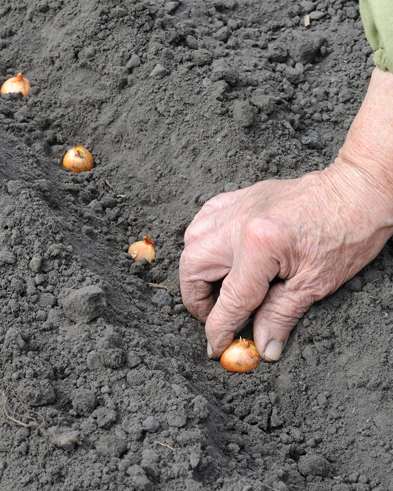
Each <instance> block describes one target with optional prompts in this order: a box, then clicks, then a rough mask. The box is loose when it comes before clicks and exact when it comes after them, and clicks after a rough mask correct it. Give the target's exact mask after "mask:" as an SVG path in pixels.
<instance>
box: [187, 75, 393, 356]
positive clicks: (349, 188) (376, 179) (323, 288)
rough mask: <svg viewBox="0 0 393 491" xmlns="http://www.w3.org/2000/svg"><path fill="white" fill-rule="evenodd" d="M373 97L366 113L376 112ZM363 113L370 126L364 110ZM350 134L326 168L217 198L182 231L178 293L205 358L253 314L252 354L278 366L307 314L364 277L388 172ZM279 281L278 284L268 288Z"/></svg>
mask: <svg viewBox="0 0 393 491" xmlns="http://www.w3.org/2000/svg"><path fill="white" fill-rule="evenodd" d="M379 72H381V71H380V70H379ZM381 73H383V72H381ZM389 75H390V76H392V75H391V74H389ZM375 77H379V74H377V76H374V85H375ZM392 77H393V76H392ZM376 82H377V87H376V89H378V90H377V92H378V91H379V92H378V94H377V95H379V94H380V93H381V86H380V80H377V81H376ZM389 82H391V80H390V79H389ZM378 83H379V85H378ZM371 85H372V84H370V87H371ZM382 89H383V88H382ZM371 92H372V91H371ZM382 92H383V90H382ZM373 94H374V96H375V90H374V93H371V98H370V90H369V94H368V99H367V97H366V100H365V102H364V104H363V106H365V105H366V106H367V104H369V105H371V106H373V105H374V106H375V100H373V98H372V96H373ZM374 99H375V97H374ZM390 107H391V106H390ZM362 109H363V113H362V110H361V111H360V112H359V114H360V115H361V116H362V115H363V120H364V121H366V122H367V119H368V118H369V117H370V111H367V107H366V111H365V113H364V107H362ZM385 122H386V121H385ZM355 123H356V124H355ZM355 123H354V125H353V128H354V129H355V130H356V131H357V134H358V136H359V137H360V138H361V137H362V132H364V131H365V128H364V124H362V121H360V122H359V117H357V119H356V120H355ZM373 124H374V123H373ZM374 126H375V124H374ZM353 128H351V130H352V132H351V131H350V133H349V135H348V138H347V142H346V144H345V145H344V147H343V149H342V150H341V151H340V154H339V157H338V158H337V159H336V161H335V163H334V164H333V165H332V166H331V167H329V168H327V169H325V170H323V171H321V172H313V173H310V174H307V175H305V176H303V177H301V178H299V179H295V180H287V181H264V182H260V183H258V184H255V185H254V186H252V187H250V188H247V189H244V190H240V191H235V192H233V193H227V194H222V195H220V196H217V197H215V198H213V199H212V200H210V201H208V202H207V203H206V204H205V205H204V206H203V208H202V209H201V211H200V212H199V213H198V214H197V215H196V217H195V218H194V220H193V222H192V223H191V225H190V226H189V228H188V229H187V231H186V235H185V249H184V251H183V254H182V256H181V260H180V284H181V290H182V295H183V301H184V304H185V305H186V307H187V308H188V310H189V311H190V312H191V313H192V314H193V315H194V316H195V317H197V318H198V319H200V320H201V321H202V322H205V323H206V336H207V339H208V342H209V344H210V353H209V355H211V356H214V357H219V356H220V355H221V353H222V352H223V350H224V349H225V348H226V347H227V346H228V345H229V344H230V343H231V341H232V339H233V335H234V332H235V331H236V330H237V329H238V328H240V327H241V326H242V325H243V323H244V322H245V321H246V320H247V319H248V317H249V315H250V314H251V312H253V311H254V310H256V315H255V320H254V341H255V343H256V346H257V348H258V351H259V353H260V354H261V356H263V357H264V358H265V359H266V360H267V361H275V360H278V359H279V357H280V355H281V352H282V349H283V346H284V344H285V342H286V341H287V339H288V336H289V334H290V331H291V330H292V329H293V327H294V326H295V325H296V324H297V322H298V320H299V319H300V318H301V317H302V316H303V314H304V313H305V312H306V311H307V310H308V309H309V307H310V306H311V305H312V304H313V303H314V302H315V301H317V300H320V299H322V298H323V297H325V296H326V295H328V294H330V293H332V292H334V291H335V290H336V289H337V288H338V287H339V286H340V285H342V284H343V283H344V282H345V281H347V280H349V279H350V278H351V277H352V276H353V275H355V274H356V273H357V272H358V271H359V270H360V269H362V268H363V267H364V266H365V265H366V264H367V263H368V262H370V261H371V260H372V259H373V258H374V257H375V256H376V255H377V254H378V252H379V251H380V250H381V249H382V247H383V245H384V244H385V242H386V241H387V239H388V238H389V237H390V236H391V235H392V233H393V220H392V218H393V206H392V199H391V198H390V195H393V193H392V191H391V190H390V189H387V188H386V186H384V185H382V184H381V183H382V181H383V180H384V179H380V178H381V177H385V178H386V172H385V171H384V170H382V168H381V166H380V165H377V161H378V158H377V157H376V156H375V155H373V157H372V161H371V160H370V159H367V151H366V152H364V151H363V152H362V151H359V148H361V146H359V142H358V139H357V135H356V131H355V134H354V131H353ZM376 129H377V130H378V128H377V126H376ZM366 130H367V128H366ZM392 130H393V124H392ZM392 134H393V131H392ZM368 137H369V135H368ZM370 140H372V138H371V139H370ZM375 146H376V145H375V142H374V147H375ZM383 164H384V165H385V164H386V162H383ZM374 168H375V169H376V172H375V173H374V172H372V171H371V169H374ZM385 181H386V179H385ZM276 276H277V277H278V278H280V279H281V280H282V281H281V282H279V283H277V284H275V285H274V286H273V287H271V288H269V282H271V281H272V280H273V278H275V277H276ZM222 279H223V281H222V285H221V289H220V290H219V295H218V297H217V295H216V294H215V288H214V287H215V282H218V281H219V280H222ZM208 346H209V345H208Z"/></svg>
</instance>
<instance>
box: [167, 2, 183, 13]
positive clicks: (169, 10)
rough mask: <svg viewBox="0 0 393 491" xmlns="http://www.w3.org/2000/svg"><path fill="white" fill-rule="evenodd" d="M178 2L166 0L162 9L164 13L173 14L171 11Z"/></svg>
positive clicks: (175, 7)
mask: <svg viewBox="0 0 393 491" xmlns="http://www.w3.org/2000/svg"><path fill="white" fill-rule="evenodd" d="M179 5H180V4H179V2H166V3H165V5H164V10H165V13H166V14H173V12H174V11H175V10H176V9H177V7H178V6H179Z"/></svg>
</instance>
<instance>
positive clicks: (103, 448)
mask: <svg viewBox="0 0 393 491" xmlns="http://www.w3.org/2000/svg"><path fill="white" fill-rule="evenodd" d="M96 450H97V452H98V453H99V454H101V455H103V456H104V457H116V458H118V459H119V458H120V457H121V456H122V455H123V454H125V453H126V452H127V443H126V442H125V441H123V440H120V439H119V438H116V437H115V436H113V435H105V436H103V437H102V438H101V439H100V440H99V441H98V442H97V443H96Z"/></svg>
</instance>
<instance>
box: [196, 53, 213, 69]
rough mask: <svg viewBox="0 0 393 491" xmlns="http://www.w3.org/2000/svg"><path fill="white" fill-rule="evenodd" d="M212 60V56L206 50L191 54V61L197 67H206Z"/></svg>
mask: <svg viewBox="0 0 393 491" xmlns="http://www.w3.org/2000/svg"><path fill="white" fill-rule="evenodd" d="M212 59H213V55H212V54H211V53H210V51H209V50H207V49H197V50H195V51H194V52H193V53H192V60H193V62H194V63H195V64H196V65H198V66H204V65H208V64H209V63H210V62H211V61H212Z"/></svg>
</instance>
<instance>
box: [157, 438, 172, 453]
mask: <svg viewBox="0 0 393 491" xmlns="http://www.w3.org/2000/svg"><path fill="white" fill-rule="evenodd" d="M154 443H157V445H161V446H162V447H166V448H169V449H171V450H173V451H175V449H174V448H173V447H171V446H170V445H167V444H166V443H161V442H158V441H157V440H156V441H155V442H154Z"/></svg>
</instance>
